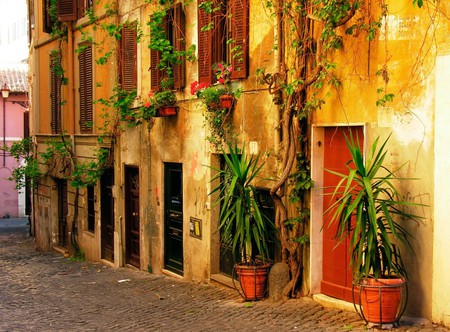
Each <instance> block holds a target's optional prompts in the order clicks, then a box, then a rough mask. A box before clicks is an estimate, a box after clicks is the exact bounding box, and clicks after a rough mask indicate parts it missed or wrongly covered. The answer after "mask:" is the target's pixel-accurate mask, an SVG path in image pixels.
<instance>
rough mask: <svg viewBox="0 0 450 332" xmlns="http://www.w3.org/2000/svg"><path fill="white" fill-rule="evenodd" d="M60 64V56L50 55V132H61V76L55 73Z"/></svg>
mask: <svg viewBox="0 0 450 332" xmlns="http://www.w3.org/2000/svg"><path fill="white" fill-rule="evenodd" d="M60 66H61V58H60V57H59V56H52V57H51V58H50V89H51V91H50V101H51V110H50V111H51V123H50V126H51V131H52V134H61V133H62V128H61V127H62V126H61V77H60V76H59V75H57V74H56V71H55V69H56V68H58V67H60Z"/></svg>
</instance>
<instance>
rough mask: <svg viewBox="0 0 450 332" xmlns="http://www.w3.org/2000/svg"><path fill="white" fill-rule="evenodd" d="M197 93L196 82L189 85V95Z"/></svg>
mask: <svg viewBox="0 0 450 332" xmlns="http://www.w3.org/2000/svg"><path fill="white" fill-rule="evenodd" d="M197 91H198V82H197V81H194V82H192V83H191V95H195V94H196V93H197Z"/></svg>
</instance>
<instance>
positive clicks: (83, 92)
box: [78, 43, 93, 133]
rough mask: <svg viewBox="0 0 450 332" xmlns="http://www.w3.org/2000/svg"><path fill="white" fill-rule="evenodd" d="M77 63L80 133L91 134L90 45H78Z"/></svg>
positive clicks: (91, 86)
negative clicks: (78, 67)
mask: <svg viewBox="0 0 450 332" xmlns="http://www.w3.org/2000/svg"><path fill="white" fill-rule="evenodd" d="M79 47H80V50H81V51H80V52H79V53H78V61H79V65H80V71H79V74H80V88H79V97H80V131H81V132H82V133H92V120H93V117H92V113H93V106H92V104H93V103H92V99H93V93H92V91H93V85H92V83H93V82H92V45H91V44H89V43H83V44H80V45H79Z"/></svg>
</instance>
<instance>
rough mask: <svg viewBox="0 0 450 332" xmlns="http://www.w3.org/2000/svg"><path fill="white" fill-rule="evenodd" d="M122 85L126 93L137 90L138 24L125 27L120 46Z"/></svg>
mask: <svg viewBox="0 0 450 332" xmlns="http://www.w3.org/2000/svg"><path fill="white" fill-rule="evenodd" d="M119 54H120V59H119V66H120V84H121V86H122V89H123V90H125V91H133V90H136V88H137V31H136V24H135V23H133V24H130V25H127V26H124V27H123V29H122V38H121V39H120V46H119Z"/></svg>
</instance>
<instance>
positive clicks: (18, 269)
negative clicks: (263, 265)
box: [0, 219, 449, 332]
mask: <svg viewBox="0 0 450 332" xmlns="http://www.w3.org/2000/svg"><path fill="white" fill-rule="evenodd" d="M11 222H12V225H11ZM20 223H21V224H20ZM27 234H28V229H27V227H26V220H25V219H24V220H18V221H6V220H2V219H0V331H221V332H222V331H249V330H253V331H277V332H281V331H364V330H366V328H365V326H364V324H363V322H362V321H361V319H360V318H359V317H358V315H357V314H356V313H354V312H350V311H340V310H337V309H327V308H324V307H322V306H321V305H319V304H317V303H316V302H314V301H313V300H311V299H309V298H303V299H298V300H290V301H288V302H286V303H281V302H280V303H272V302H270V301H268V300H265V301H260V302H253V303H244V302H243V301H242V300H241V299H240V297H239V295H238V294H237V293H236V291H235V290H233V289H229V288H225V287H220V286H215V285H205V284H197V283H192V282H184V281H181V280H178V279H174V278H171V277H168V276H162V275H154V274H150V273H146V272H142V271H135V270H132V269H126V268H121V269H113V268H110V267H106V266H104V265H102V264H98V263H91V262H79V261H78V262H76V261H72V260H70V259H68V258H64V257H62V256H61V255H60V254H55V253H42V252H37V251H35V250H34V243H33V239H32V238H29V237H27ZM396 331H436V332H441V331H449V330H448V329H446V328H444V327H442V326H436V325H432V324H426V325H416V326H414V325H404V326H401V327H400V328H398V329H396Z"/></svg>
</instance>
